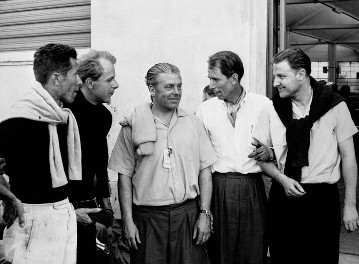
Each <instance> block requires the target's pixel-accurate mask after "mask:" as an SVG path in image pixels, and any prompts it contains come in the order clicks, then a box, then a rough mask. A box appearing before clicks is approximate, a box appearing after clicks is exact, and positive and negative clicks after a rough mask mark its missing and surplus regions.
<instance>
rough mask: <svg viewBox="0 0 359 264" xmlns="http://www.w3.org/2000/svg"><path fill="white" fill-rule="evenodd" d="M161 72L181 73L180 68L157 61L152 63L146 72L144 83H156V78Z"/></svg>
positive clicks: (149, 84) (148, 84)
mask: <svg viewBox="0 0 359 264" xmlns="http://www.w3.org/2000/svg"><path fill="white" fill-rule="evenodd" d="M161 73H176V74H181V72H180V70H179V69H178V68H177V67H176V66H174V65H172V64H169V63H157V64H155V65H153V66H152V67H151V68H150V69H149V70H148V71H147V74H146V77H145V80H146V85H147V86H148V87H150V86H151V85H153V86H155V85H157V78H158V75H159V74H161Z"/></svg>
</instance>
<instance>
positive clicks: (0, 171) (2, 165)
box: [0, 158, 6, 175]
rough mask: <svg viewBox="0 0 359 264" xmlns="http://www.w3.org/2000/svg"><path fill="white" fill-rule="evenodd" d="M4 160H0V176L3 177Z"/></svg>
mask: <svg viewBox="0 0 359 264" xmlns="http://www.w3.org/2000/svg"><path fill="white" fill-rule="evenodd" d="M5 165H6V163H5V159H4V158H0V175H3V174H4V173H5Z"/></svg>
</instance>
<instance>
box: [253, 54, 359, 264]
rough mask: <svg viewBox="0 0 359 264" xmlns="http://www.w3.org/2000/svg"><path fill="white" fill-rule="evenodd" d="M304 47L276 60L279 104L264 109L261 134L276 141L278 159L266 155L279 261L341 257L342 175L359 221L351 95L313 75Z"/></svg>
mask: <svg viewBox="0 0 359 264" xmlns="http://www.w3.org/2000/svg"><path fill="white" fill-rule="evenodd" d="M310 73H311V62H310V59H309V57H308V56H307V55H306V54H305V53H304V52H303V51H302V50H301V49H287V50H285V51H282V52H280V53H278V54H277V55H276V56H275V57H274V60H273V75H274V87H276V88H278V93H276V94H275V95H274V96H273V100H272V101H273V104H270V105H268V106H267V107H266V108H264V109H263V111H262V113H261V114H260V115H259V119H258V124H257V127H256V129H255V131H254V134H253V136H254V138H256V139H257V140H258V141H260V142H261V143H263V144H266V145H267V146H272V147H273V149H274V153H275V156H276V161H277V164H274V162H260V166H261V167H262V169H263V171H265V172H266V173H267V174H268V175H269V176H271V177H272V178H273V179H274V180H273V184H272V186H271V190H270V194H269V200H268V205H269V212H268V214H269V221H268V228H269V250H270V257H271V263H273V264H286V263H291V264H302V263H306V264H316V263H326V264H337V263H338V261H339V234H340V225H341V220H340V217H341V216H340V203H339V193H338V187H337V181H338V180H339V178H340V177H341V176H343V178H344V182H345V199H344V210H343V223H344V226H345V228H346V230H347V231H348V232H351V231H354V230H356V229H357V228H358V226H359V218H358V212H357V209H356V184H357V163H356V159H355V152H354V146H353V135H354V134H355V133H357V131H358V130H357V128H356V127H355V125H354V123H353V120H352V119H351V117H350V113H349V110H348V107H347V105H346V103H345V102H344V98H342V97H341V96H339V95H337V94H335V93H333V92H332V91H331V89H329V88H328V87H323V86H322V85H320V84H319V83H318V82H317V81H316V80H314V79H313V78H312V77H311V76H310Z"/></svg>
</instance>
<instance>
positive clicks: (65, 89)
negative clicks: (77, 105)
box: [57, 58, 82, 103]
mask: <svg viewBox="0 0 359 264" xmlns="http://www.w3.org/2000/svg"><path fill="white" fill-rule="evenodd" d="M70 63H71V69H70V70H69V71H68V72H67V73H66V75H63V74H60V73H59V74H58V81H59V86H58V87H59V89H58V91H57V97H58V98H57V99H58V100H59V101H60V102H62V103H72V102H73V101H74V100H75V97H76V94H77V92H78V91H79V88H80V85H81V84H82V81H81V79H80V77H79V76H78V75H77V70H78V64H77V61H76V60H75V59H73V58H70Z"/></svg>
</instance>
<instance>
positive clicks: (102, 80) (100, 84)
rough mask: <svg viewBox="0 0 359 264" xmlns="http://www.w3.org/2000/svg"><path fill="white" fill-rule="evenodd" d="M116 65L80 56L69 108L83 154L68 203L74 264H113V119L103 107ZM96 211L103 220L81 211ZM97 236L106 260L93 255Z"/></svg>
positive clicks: (105, 58) (102, 55) (101, 54)
mask: <svg viewBox="0 0 359 264" xmlns="http://www.w3.org/2000/svg"><path fill="white" fill-rule="evenodd" d="M115 63H116V59H115V57H114V56H113V55H111V54H110V53H109V52H106V51H95V50H91V51H90V52H89V53H87V54H85V55H83V56H82V57H81V58H80V62H79V70H78V74H79V76H80V78H81V80H82V82H83V85H82V86H81V88H80V91H79V93H78V96H77V97H76V99H75V101H74V103H72V104H70V105H69V108H70V109H71V110H72V112H73V113H74V115H75V117H76V120H77V123H78V126H79V131H80V137H81V150H82V181H79V182H70V201H71V202H72V203H73V205H74V207H75V209H76V212H77V216H78V221H77V223H78V262H77V263H94V262H93V261H94V259H96V255H97V263H114V261H115V257H114V250H115V248H113V247H111V245H110V244H111V243H112V240H113V239H114V236H115V235H114V234H113V232H112V228H113V224H116V222H115V219H114V218H113V211H112V207H111V203H110V192H109V185H108V182H109V179H108V172H107V163H108V147H107V134H108V132H109V130H110V128H111V125H112V115H111V113H110V111H109V110H108V109H107V108H106V107H105V106H104V105H103V103H110V101H111V96H112V95H113V93H114V92H115V89H117V88H118V84H117V82H116V80H115V69H114V64H115ZM97 207H101V208H102V209H103V210H102V212H101V214H102V216H104V217H101V218H100V219H98V218H97V219H95V218H94V217H95V215H87V214H86V213H83V211H82V210H83V208H97ZM84 219H86V220H87V221H84ZM91 219H92V220H91ZM89 222H90V224H88V223H89ZM108 227H110V228H109V229H107V228H108ZM108 233H110V234H108ZM96 236H97V238H98V240H99V241H100V242H102V243H105V244H106V245H107V246H109V247H110V251H111V252H110V253H111V254H109V256H106V255H105V254H103V253H101V252H98V254H96ZM109 239H110V241H109Z"/></svg>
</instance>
